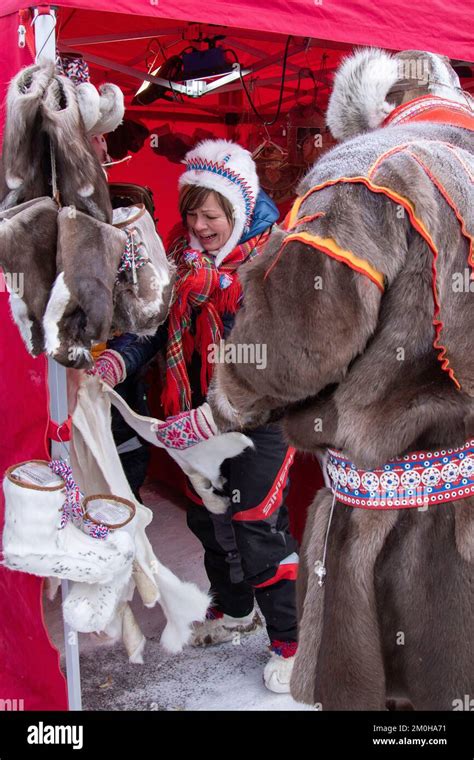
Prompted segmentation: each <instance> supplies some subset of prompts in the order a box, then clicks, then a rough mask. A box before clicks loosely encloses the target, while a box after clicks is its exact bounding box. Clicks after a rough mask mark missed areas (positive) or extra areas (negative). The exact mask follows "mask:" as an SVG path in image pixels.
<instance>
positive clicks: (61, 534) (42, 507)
mask: <svg viewBox="0 0 474 760" xmlns="http://www.w3.org/2000/svg"><path fill="white" fill-rule="evenodd" d="M47 465H48V463H47V462H23V463H21V464H17V465H13V466H12V467H10V468H9V469H8V470H7V472H6V475H5V479H4V481H3V492H4V494H5V526H4V531H3V553H4V564H5V566H6V567H8V568H10V569H11V570H20V571H22V572H24V573H32V574H33V575H39V576H43V577H50V576H52V577H55V578H67V579H68V580H71V581H85V582H86V583H109V582H110V581H112V579H113V578H114V577H115V576H116V574H117V573H122V572H124V571H125V570H126V568H128V567H130V566H131V563H132V560H133V542H132V540H131V538H130V536H129V535H128V534H127V533H124V532H122V531H117V532H115V533H113V534H111V535H110V536H108V537H107V539H106V540H101V539H97V538H92V537H91V536H88V535H86V534H85V533H83V532H82V530H80V529H79V528H78V527H76V526H75V525H73V524H72V522H71V521H70V520H69V521H68V522H66V524H65V525H64V527H61V519H62V517H63V505H64V501H65V483H64V481H63V479H62V478H61V477H59V476H55V475H53V474H52V473H51V471H50V470H49V468H48V466H47ZM25 469H26V470H27V473H26V474H25V473H24V470H25ZM31 473H32V477H31ZM33 479H34V480H35V481H36V482H33ZM42 482H46V483H47V484H48V485H42V484H41V483H42Z"/></svg>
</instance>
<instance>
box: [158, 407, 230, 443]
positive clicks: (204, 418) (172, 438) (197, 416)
mask: <svg viewBox="0 0 474 760" xmlns="http://www.w3.org/2000/svg"><path fill="white" fill-rule="evenodd" d="M155 432H156V437H157V438H158V440H159V441H160V443H161V444H163V446H166V448H168V449H188V448H189V447H190V446H195V445H196V444H197V443H202V442H203V441H207V440H208V439H209V438H212V437H213V436H215V435H217V434H218V430H217V426H216V423H215V422H214V419H213V417H212V412H211V408H210V406H209V404H207V403H205V404H202V405H201V406H198V408H197V409H191V410H190V411H189V412H181V414H176V415H174V416H173V417H168V419H167V420H166V421H165V422H160V423H158V424H157V425H156V427H155Z"/></svg>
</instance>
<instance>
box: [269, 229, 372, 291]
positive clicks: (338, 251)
mask: <svg viewBox="0 0 474 760" xmlns="http://www.w3.org/2000/svg"><path fill="white" fill-rule="evenodd" d="M295 240H298V241H299V242H301V243H306V244H307V245H310V246H311V247H312V248H315V249H316V250H318V251H322V252H323V253H326V254H327V255H328V256H330V257H331V258H333V259H336V260H337V261H342V262H343V263H344V264H347V265H348V266H350V267H351V269H354V270H355V271H356V272H360V273H361V274H365V275H366V276H367V277H368V278H369V280H372V282H373V283H374V284H375V285H377V287H378V288H379V289H380V290H381V291H382V293H383V292H384V276H383V274H382V273H381V272H379V271H378V270H377V269H375V267H373V266H372V265H371V264H369V262H368V261H365V259H361V258H359V256H356V255H355V254H354V253H352V251H348V250H345V249H344V248H341V247H340V246H339V245H338V244H337V243H336V241H335V240H333V238H322V237H319V236H318V235H312V234H311V233H309V232H294V233H292V234H291V235H288V237H287V238H286V239H285V240H284V241H283V247H284V246H285V245H286V244H287V243H291V242H293V241H295Z"/></svg>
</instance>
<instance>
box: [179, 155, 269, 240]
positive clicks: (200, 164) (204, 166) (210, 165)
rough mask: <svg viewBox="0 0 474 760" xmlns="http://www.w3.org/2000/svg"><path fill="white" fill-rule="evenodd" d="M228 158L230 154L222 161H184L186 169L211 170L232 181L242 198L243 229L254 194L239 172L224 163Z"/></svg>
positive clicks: (249, 217)
mask: <svg viewBox="0 0 474 760" xmlns="http://www.w3.org/2000/svg"><path fill="white" fill-rule="evenodd" d="M229 158H230V156H226V157H225V159H224V161H222V162H218V161H208V160H206V159H204V158H190V159H188V160H187V161H186V171H198V172H202V171H207V172H211V173H212V174H215V175H216V176H218V177H222V178H223V179H227V180H229V181H230V182H233V183H234V185H237V187H238V188H239V190H240V192H241V193H242V196H243V199H244V204H245V219H246V222H245V229H248V227H249V225H250V220H251V218H252V214H253V210H254V207H255V195H254V193H253V191H252V189H251V187H250V185H249V184H248V182H246V181H245V179H244V178H243V177H241V175H240V174H237V172H235V171H234V170H233V169H230V168H229V167H228V166H226V165H225V161H226V160H228V159H229Z"/></svg>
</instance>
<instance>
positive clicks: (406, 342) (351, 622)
mask: <svg viewBox="0 0 474 760" xmlns="http://www.w3.org/2000/svg"><path fill="white" fill-rule="evenodd" d="M386 86H387V88H388V89H390V87H391V86H392V85H390V82H387V83H386ZM388 89H387V91H388ZM443 94H444V95H445V96H448V95H447V93H445V92H443ZM379 106H380V108H379V113H382V111H383V103H382V104H380V102H379ZM359 115H360V114H359ZM353 117H354V114H353V112H352V111H351V113H350V118H353ZM357 118H359V117H354V119H355V120H354V121H353V122H351V123H352V124H355V123H359V128H360V129H361V130H362V131H364V129H365V127H361V124H360V121H359V122H357ZM382 118H383V115H382ZM367 128H368V127H367ZM350 129H352V126H351V127H350ZM405 143H410V151H411V152H412V153H413V154H414V155H415V156H416V157H417V158H418V159H419V160H420V161H422V162H423V163H424V164H426V165H427V167H429V170H430V172H431V173H432V174H434V175H435V176H436V177H437V178H438V179H439V181H440V182H441V183H442V184H443V185H444V187H445V188H446V190H447V191H448V192H449V194H450V195H451V197H452V199H453V201H454V203H455V205H456V206H457V208H458V209H459V212H460V213H461V214H462V215H463V217H464V221H465V224H466V233H467V235H473V234H474V195H473V184H472V181H470V179H469V172H473V169H474V133H473V132H471V131H469V130H467V129H461V128H458V127H452V126H445V125H441V124H434V123H433V124H430V123H423V124H421V123H420V124H413V125H410V126H387V127H385V128H383V129H376V130H375V131H372V132H367V133H366V134H363V135H362V136H357V137H354V138H353V139H351V140H349V141H347V142H345V143H344V144H342V145H341V146H338V147H336V148H334V149H333V150H331V151H330V152H328V153H327V154H326V155H325V156H323V158H322V159H321V160H320V161H319V162H318V163H317V164H316V165H315V166H314V167H313V169H311V171H310V172H309V173H308V175H307V176H306V177H305V178H304V180H303V181H302V183H301V185H300V187H299V189H298V193H299V195H300V196H301V195H303V194H304V193H305V192H306V191H307V190H308V189H310V188H311V187H313V186H315V185H318V184H320V183H323V182H325V181H327V180H329V179H337V178H340V177H355V176H359V175H362V176H366V175H367V172H368V169H369V167H370V166H371V165H372V164H373V163H374V162H375V160H376V159H377V158H378V157H379V156H381V155H382V154H383V153H384V152H386V151H387V150H389V149H390V148H393V147H395V146H399V145H402V144H405ZM447 144H449V145H450V146H451V148H450V147H447ZM452 149H454V152H453V150H452ZM372 180H373V182H374V183H375V184H377V185H383V186H386V187H389V188H391V189H392V190H393V191H395V192H397V193H398V194H399V195H401V196H404V197H405V198H407V199H409V200H410V202H411V203H412V204H413V208H414V210H415V213H416V215H417V216H418V217H419V218H420V219H421V220H422V221H423V222H424V224H425V226H426V228H427V229H428V231H429V233H430V234H431V236H432V238H433V240H434V242H435V244H436V246H437V248H438V251H439V255H438V261H437V272H438V274H437V288H438V297H439V302H440V308H441V313H440V318H441V320H442V322H443V329H442V331H441V338H440V342H441V344H442V345H443V346H445V348H446V357H447V359H448V360H449V367H450V368H451V369H452V371H453V373H454V376H455V378H456V379H457V381H458V382H459V385H460V389H459V388H457V387H456V385H455V383H454V382H453V379H451V377H450V376H449V375H448V373H447V372H446V371H445V370H443V368H442V364H441V361H440V351H439V350H437V349H435V348H434V346H433V341H434V338H435V332H434V327H433V315H434V301H433V289H432V288H433V286H432V266H433V253H432V251H431V250H430V248H429V246H428V244H427V243H426V241H425V240H424V238H423V237H422V236H421V235H420V234H419V233H418V232H417V231H416V230H415V228H414V227H413V225H412V223H411V222H410V219H409V217H408V214H407V213H406V211H405V210H404V208H403V206H399V205H398V204H397V203H396V202H395V201H393V200H391V199H389V198H387V197H386V196H385V195H383V194H379V193H375V192H372V191H371V190H369V189H368V188H367V187H366V186H364V185H363V184H337V185H334V186H331V187H327V188H325V189H323V190H320V191H318V192H316V193H313V194H312V195H310V196H309V197H308V199H307V200H306V202H305V203H304V204H303V206H302V208H301V210H300V214H299V216H300V217H302V216H303V215H309V216H312V215H314V214H317V213H321V214H322V215H321V216H319V217H318V218H316V219H313V220H312V221H309V222H307V223H306V224H302V225H301V226H300V227H299V228H298V229H299V230H308V231H310V232H311V233H313V234H315V235H318V236H320V237H322V238H332V239H333V240H335V241H336V242H337V244H338V245H339V246H340V247H341V248H343V249H348V250H351V251H352V252H353V253H355V254H356V255H357V256H359V257H360V258H362V259H365V260H366V261H368V262H369V263H370V264H372V265H373V266H374V267H375V268H376V269H377V270H379V271H380V272H382V273H383V275H384V277H385V290H384V292H383V293H382V292H381V291H380V290H379V288H378V287H377V286H376V285H375V284H374V283H373V282H372V281H371V280H369V279H368V277H366V276H365V275H363V274H360V273H358V272H356V271H354V270H353V269H351V268H350V267H349V266H347V265H346V264H344V263H341V262H339V261H336V260H334V259H333V258H331V257H330V256H328V255H326V254H324V253H322V252H318V251H316V250H314V249H312V248H310V247H309V246H307V245H305V244H303V243H302V242H291V243H289V244H288V245H287V246H286V247H285V249H284V251H283V253H282V254H281V255H280V249H281V244H282V242H283V240H284V239H285V237H286V236H287V235H288V233H287V232H285V231H284V230H282V229H279V228H277V229H275V230H274V231H273V233H272V235H271V237H270V240H269V243H268V245H267V248H266V250H265V251H264V253H263V254H262V256H260V257H258V258H257V259H256V260H255V261H253V262H251V263H250V264H248V265H245V267H244V268H242V269H241V270H239V271H240V272H241V273H242V274H241V280H242V282H243V289H244V303H245V308H244V309H242V310H240V311H239V313H238V314H237V318H236V321H235V326H234V328H233V330H232V333H231V335H230V337H229V341H228V342H229V343H230V344H260V345H265V346H266V348H267V365H266V368H265V369H262V367H259V366H257V365H252V364H223V365H217V367H216V370H215V373H214V377H213V381H212V384H211V388H210V393H209V397H208V398H209V401H210V403H211V407H212V410H213V414H214V418H215V420H216V422H217V424H218V425H219V427H220V429H221V430H228V429H235V428H238V427H244V426H245V427H249V426H252V425H257V424H262V423H264V422H266V421H269V420H278V419H279V420H281V424H282V425H283V429H284V431H285V434H286V436H287V439H288V441H289V442H290V443H291V444H292V445H294V446H296V447H297V448H299V449H301V450H304V451H309V452H315V451H319V450H320V449H321V448H325V447H327V446H331V447H334V448H336V449H339V450H341V451H342V452H343V453H344V455H345V456H346V457H347V458H348V459H350V460H351V461H353V462H354V463H355V464H356V465H358V466H359V467H362V468H365V469H371V468H373V467H379V466H382V465H383V464H385V463H386V462H387V461H388V460H389V459H391V458H393V457H398V456H402V455H404V454H405V453H407V452H409V451H413V450H415V451H416V450H422V449H428V450H429V449H438V448H447V447H454V446H459V445H463V444H464V443H465V442H466V441H467V440H469V439H470V438H473V437H474V355H473V351H472V335H473V330H474V309H473V304H472V299H473V297H474V294H473V292H472V290H471V289H470V287H469V286H468V287H467V288H466V287H460V288H456V287H454V283H455V281H456V280H457V279H458V278H459V277H462V276H464V273H465V272H467V278H468V279H467V281H468V283H469V274H470V268H469V264H468V256H469V241H468V237H467V236H466V235H463V234H462V231H461V226H460V223H459V221H458V219H457V218H456V215H455V213H454V211H453V209H452V208H451V207H450V205H449V204H448V203H447V202H446V201H445V199H444V198H443V196H442V195H441V193H440V192H439V190H438V189H437V188H436V186H435V185H434V184H433V183H432V182H431V180H430V179H429V177H428V176H427V174H426V173H425V172H424V170H423V168H422V167H421V165H420V163H418V162H417V160H415V159H414V158H413V156H411V155H410V154H409V153H407V152H398V153H395V154H394V155H393V156H391V157H390V158H389V159H387V160H386V161H384V162H383V163H382V164H381V165H380V167H379V168H378V169H377V170H376V171H375V172H374V174H373V176H372ZM270 267H272V269H271V271H269V269H270ZM267 272H269V273H268V276H267ZM316 423H317V424H316ZM330 498H331V496H330V493H329V492H328V491H327V490H326V489H324V490H323V491H321V492H320V493H319V494H318V496H317V498H316V501H315V503H314V505H313V507H312V510H311V514H310V519H309V521H308V525H307V529H306V533H305V538H304V549H303V552H302V572H301V580H300V582H299V583H300V587H299V591H298V599H299V610H300V644H299V649H298V653H297V656H296V662H295V668H294V674H293V678H292V692H293V694H294V696H295V697H296V698H297V699H299V700H302V701H305V702H308V703H310V704H314V703H320V704H321V706H322V709H323V710H327V709H345V710H350V709H384V707H385V703H386V699H387V698H388V697H399V696H401V697H405V698H407V699H409V700H410V702H411V704H412V706H413V707H414V708H416V709H420V710H423V709H433V710H451V709H453V705H454V700H456V699H460V698H462V697H463V695H464V694H471V695H472V694H473V693H474V648H473V647H472V629H473V626H474V597H473V591H472V589H473V588H474V499H473V498H467V499H462V500H458V501H456V502H453V503H449V504H445V505H443V506H439V507H437V506H433V507H430V508H429V509H428V510H426V511H419V510H417V509H407V510H401V511H383V512H375V513H374V512H371V511H364V510H362V509H361V510H357V509H352V508H350V507H346V506H344V505H343V504H341V503H336V505H335V511H334V516H333V521H332V524H331V528H330V531H329V543H328V554H327V578H326V583H325V586H324V589H323V590H322V589H320V587H319V586H318V585H317V580H318V579H317V577H316V575H315V574H314V563H315V561H316V560H321V559H322V546H323V542H324V535H325V529H326V525H327V514H328V509H329V503H330ZM399 634H402V635H403V643H400V636H399Z"/></svg>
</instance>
